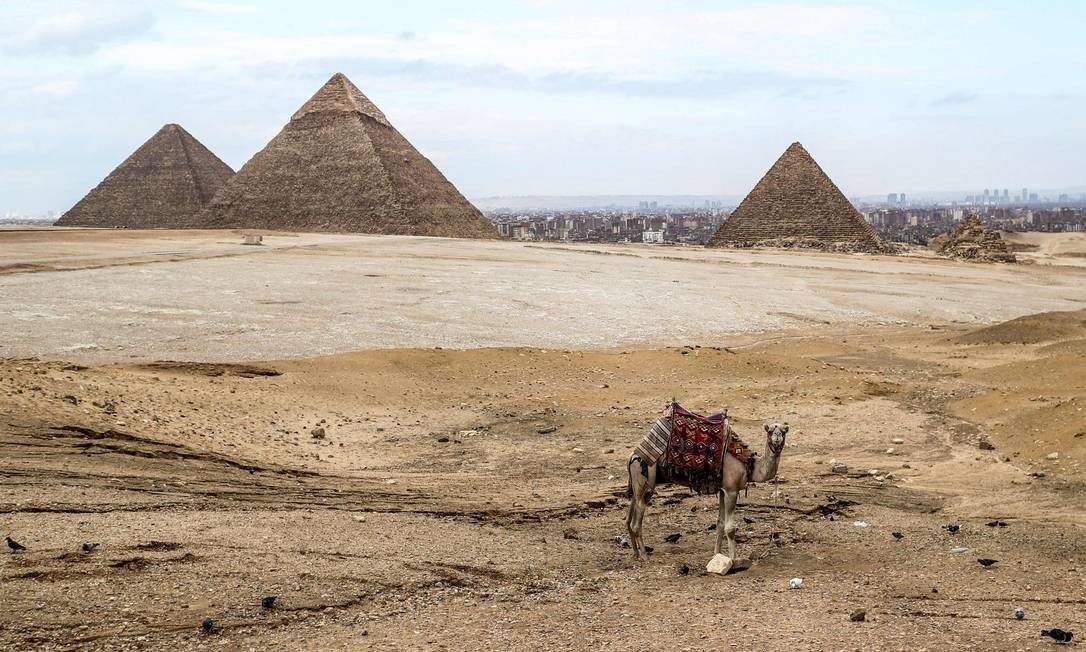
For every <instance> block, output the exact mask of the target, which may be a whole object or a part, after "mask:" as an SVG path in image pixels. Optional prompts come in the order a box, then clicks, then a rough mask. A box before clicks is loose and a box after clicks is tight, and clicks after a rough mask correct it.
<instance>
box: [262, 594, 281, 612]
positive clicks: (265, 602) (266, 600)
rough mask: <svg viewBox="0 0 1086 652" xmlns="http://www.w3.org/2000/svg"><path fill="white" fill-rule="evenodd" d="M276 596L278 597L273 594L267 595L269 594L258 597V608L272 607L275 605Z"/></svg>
mask: <svg viewBox="0 0 1086 652" xmlns="http://www.w3.org/2000/svg"><path fill="white" fill-rule="evenodd" d="M277 598H278V596H275V595H269V596H265V597H263V598H261V599H260V608H261V609H271V608H272V607H274V606H275V600H276V599H277Z"/></svg>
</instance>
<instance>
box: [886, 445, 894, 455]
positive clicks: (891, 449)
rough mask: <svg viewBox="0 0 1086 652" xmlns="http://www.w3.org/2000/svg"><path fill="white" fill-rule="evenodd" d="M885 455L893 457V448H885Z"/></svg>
mask: <svg viewBox="0 0 1086 652" xmlns="http://www.w3.org/2000/svg"><path fill="white" fill-rule="evenodd" d="M886 454H887V455H893V454H894V447H893V446H891V447H890V448H887V449H886Z"/></svg>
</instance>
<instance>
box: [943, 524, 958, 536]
mask: <svg viewBox="0 0 1086 652" xmlns="http://www.w3.org/2000/svg"><path fill="white" fill-rule="evenodd" d="M943 529H944V530H946V531H947V532H949V533H951V534H957V533H958V530H960V529H962V526H960V525H958V524H957V523H947V524H946V525H944V526H943Z"/></svg>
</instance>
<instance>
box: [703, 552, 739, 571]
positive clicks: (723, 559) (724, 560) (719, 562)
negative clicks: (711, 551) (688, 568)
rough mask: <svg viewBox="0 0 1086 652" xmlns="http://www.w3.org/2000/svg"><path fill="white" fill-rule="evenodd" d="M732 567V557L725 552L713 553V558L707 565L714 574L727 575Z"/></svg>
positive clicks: (707, 569)
mask: <svg viewBox="0 0 1086 652" xmlns="http://www.w3.org/2000/svg"><path fill="white" fill-rule="evenodd" d="M731 569H732V558H731V557H729V556H727V555H724V554H716V555H713V558H712V559H710V560H709V563H708V564H706V565H705V570H706V571H708V572H710V573H713V574H714V575H727V574H728V571H730V570H731Z"/></svg>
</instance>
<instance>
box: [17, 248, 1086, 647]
mask: <svg viewBox="0 0 1086 652" xmlns="http://www.w3.org/2000/svg"><path fill="white" fill-rule="evenodd" d="M240 240H241V238H240V236H239V235H238V234H236V233H232V232H197V233H178V232H124V231H117V232H104V231H75V230H72V231H60V230H44V231H29V232H0V304H2V305H0V308H2V310H0V334H2V338H0V343H2V345H3V348H0V357H2V358H3V359H2V360H0V453H2V454H0V477H2V478H3V484H2V487H0V511H2V512H3V516H2V517H0V530H2V531H0V535H6V534H8V533H10V534H11V536H12V537H13V538H15V539H16V540H18V541H19V542H20V543H22V544H24V545H26V546H27V548H28V549H27V550H26V551H25V552H21V553H19V554H7V553H6V551H4V554H0V575H2V577H3V587H4V588H3V596H4V599H3V609H0V647H3V648H5V649H70V648H93V649H163V648H169V649H180V650H186V649H268V648H278V649H312V650H327V649H380V650H398V649H454V650H461V649H464V650H466V649H571V648H572V649H608V650H610V649H614V650H618V649H624V650H625V649H678V650H682V649H691V650H693V649H725V648H727V647H729V646H734V647H736V648H737V649H767V650H785V649H787V650H807V649H812V650H814V649H817V650H821V649H850V650H851V649H873V650H875V649H887V650H898V649H901V650H916V649H929V650H947V649H978V650H993V649H1034V650H1043V649H1049V648H1050V644H1047V643H1045V642H1044V641H1043V640H1042V639H1041V638H1040V637H1039V632H1040V630H1041V629H1042V628H1047V627H1053V626H1056V627H1061V628H1063V629H1069V630H1072V631H1075V632H1076V637H1077V636H1078V632H1079V631H1080V630H1084V629H1086V628H1084V625H1086V621H1084V620H1083V616H1082V614H1083V613H1084V608H1083V604H1084V603H1086V597H1084V586H1086V537H1084V536H1083V534H1084V532H1086V492H1084V490H1086V468H1084V467H1083V462H1084V461H1086V364H1084V361H1086V310H1083V308H1084V306H1086V282H1084V281H1086V270H1080V269H1076V268H1074V267H1067V266H1051V265H1018V266H1006V265H997V266H980V265H969V264H964V263H953V262H948V261H940V260H933V259H930V258H922V257H878V256H859V255H855V256H850V255H826V254H798V253H779V252H776V253H774V252H765V251H747V252H717V251H704V250H698V249H677V248H652V247H635V246H629V247H620V246H610V247H605V246H590V245H580V246H572V245H525V244H517V243H508V242H468V241H461V240H438V239H422V238H419V239H412V238H395V237H362V236H334V235H298V236H293V235H289V234H280V235H272V236H269V237H266V238H265V242H267V243H268V244H267V245H266V246H264V247H244V246H242V245H240V244H239V243H240ZM672 396H675V397H677V398H679V399H680V401H682V402H683V404H684V405H686V406H687V407H689V408H691V409H694V410H698V411H710V410H713V409H716V408H719V407H728V408H729V410H730V414H731V415H732V417H733V419H734V423H735V426H736V429H737V430H738V431H739V432H740V433H742V434H743V435H744V437H745V438H746V439H747V441H748V442H749V443H751V444H752V445H753V446H754V448H756V449H758V450H761V449H763V448H764V437H763V436H762V435H761V424H763V423H765V422H769V421H787V422H788V423H789V424H790V425H791V428H792V430H791V433H790V434H789V439H788V446H787V447H786V449H785V453H784V457H783V461H782V464H781V476H780V478H779V484H777V485H768V486H763V485H759V486H756V487H754V488H753V489H751V491H750V492H749V495H747V496H744V497H741V499H740V515H741V516H745V517H747V519H748V520H749V522H744V523H743V524H742V527H741V529H740V533H739V540H740V555H741V556H743V557H749V558H751V559H752V560H753V564H752V567H751V568H750V569H749V570H746V571H743V572H739V573H734V574H731V575H728V576H725V577H717V576H712V575H706V574H705V573H704V567H705V564H706V562H708V560H709V558H710V557H711V556H712V546H713V540H714V537H715V532H711V531H709V528H710V527H711V526H712V524H713V523H714V522H715V520H716V500H715V497H707V496H696V495H692V494H691V493H690V492H689V491H688V490H686V489H682V488H667V489H664V490H663V491H661V493H660V494H659V495H657V496H656V498H655V499H654V501H653V505H652V506H651V507H650V509H649V513H648V516H647V517H646V522H645V532H646V542H647V543H648V544H649V545H651V546H653V547H654V548H655V551H654V553H653V554H652V555H651V557H650V559H649V560H648V561H647V562H643V563H639V562H635V561H634V560H633V557H632V555H631V554H630V551H629V550H628V549H624V548H622V547H621V545H619V544H618V543H616V537H621V536H622V535H623V534H625V532H624V524H623V519H624V516H625V507H626V499H625V488H626V479H625V475H624V474H625V468H624V463H625V460H626V457H627V455H628V454H629V451H630V449H631V448H632V447H633V446H634V445H635V444H636V443H637V441H638V440H639V438H640V437H641V435H642V433H643V432H644V430H645V429H646V428H647V427H648V425H649V424H650V423H651V422H652V420H654V419H655V417H656V415H657V414H658V412H659V410H660V409H661V408H662V407H663V405H664V403H665V402H666V401H667V400H668V399H669V398H671V397H672ZM1053 454H1055V455H1053ZM834 463H838V464H844V465H846V466H847V471H845V472H837V473H835V472H833V471H832V470H831V467H832V466H833V464H834ZM838 470H840V469H838ZM775 489H779V491H780V495H777V496H774V490H775ZM994 521H1002V522H1003V523H1005V526H992V527H989V526H988V525H987V523H990V522H994ZM857 522H863V523H866V525H867V527H861V526H858V525H856V523H857ZM950 523H954V524H959V525H960V530H959V531H958V532H957V533H956V534H951V533H949V532H948V531H947V530H946V529H944V528H943V526H944V525H946V524H950ZM892 532H898V533H900V534H902V535H904V536H903V538H901V539H900V540H898V539H896V538H894V537H893V536H892V535H891V533H892ZM673 533H679V534H681V535H682V536H681V538H680V539H679V540H678V542H677V543H675V544H668V543H665V542H664V537H665V536H666V535H669V534H673ZM774 534H777V535H778V537H779V540H780V541H781V543H782V545H779V546H778V545H775V544H774V543H772V541H773V537H772V535H774ZM84 541H93V542H96V543H99V544H100V545H99V546H98V548H96V549H95V550H94V551H93V552H90V553H83V552H81V551H80V550H79V547H80V544H81V543H82V542H84ZM960 549H964V551H961V550H960ZM978 558H989V559H996V560H998V563H996V564H994V565H992V566H991V567H988V568H985V567H982V566H981V565H980V564H979V563H978V562H977V559H978ZM684 567H685V569H686V572H685V573H684V572H683V568H684ZM794 577H799V578H802V579H803V586H802V588H800V589H795V590H793V589H789V583H788V581H789V579H791V578H794ZM270 595H275V596H278V600H277V603H276V606H275V607H274V608H272V609H270V610H263V609H261V606H260V600H261V598H262V597H264V596H270ZM1019 606H1020V607H1022V608H1024V609H1025V612H1026V618H1025V619H1024V620H1021V621H1019V620H1016V619H1015V618H1014V617H1013V616H1012V610H1013V609H1014V608H1015V607H1019ZM856 609H865V610H866V612H867V618H866V621H865V622H851V621H850V619H849V614H850V612H852V611H854V610H856ZM205 618H211V619H212V620H213V621H214V623H215V631H214V632H213V633H211V634H204V633H202V632H201V627H200V624H201V621H203V620H204V619H205Z"/></svg>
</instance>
